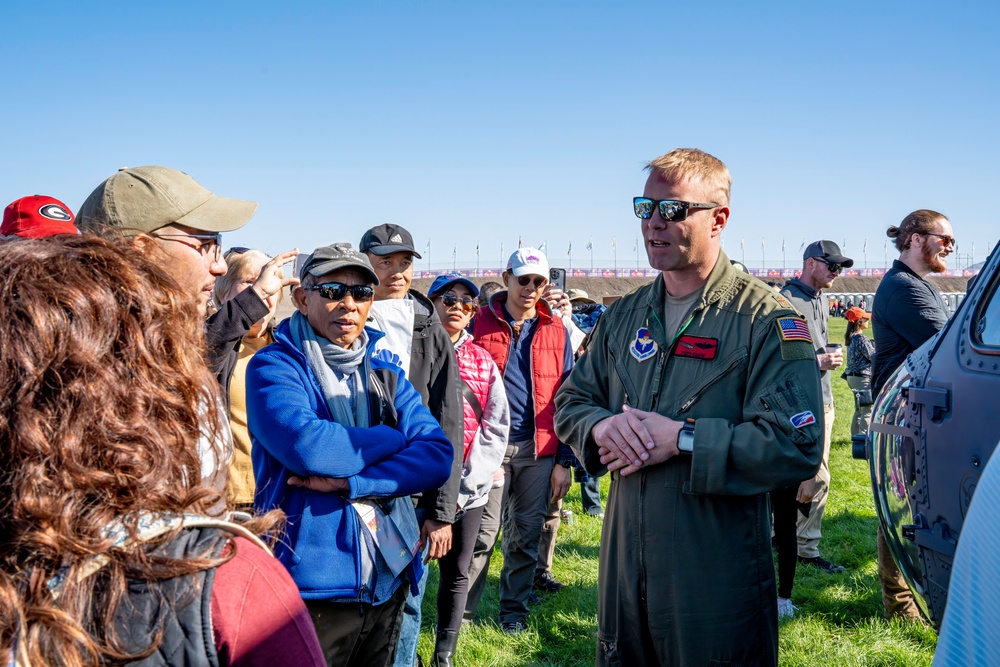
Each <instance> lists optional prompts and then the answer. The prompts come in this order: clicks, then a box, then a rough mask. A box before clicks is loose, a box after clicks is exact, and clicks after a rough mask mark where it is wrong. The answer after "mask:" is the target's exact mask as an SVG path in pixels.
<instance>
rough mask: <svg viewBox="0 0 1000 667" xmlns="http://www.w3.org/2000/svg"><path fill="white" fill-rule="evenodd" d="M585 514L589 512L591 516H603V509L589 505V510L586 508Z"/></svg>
mask: <svg viewBox="0 0 1000 667" xmlns="http://www.w3.org/2000/svg"><path fill="white" fill-rule="evenodd" d="M587 514H589V515H590V516H592V517H596V518H598V519H603V518H604V510H602V509H601V508H600V507H591V508H590V509H589V510H587Z"/></svg>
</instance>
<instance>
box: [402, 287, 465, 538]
mask: <svg viewBox="0 0 1000 667" xmlns="http://www.w3.org/2000/svg"><path fill="white" fill-rule="evenodd" d="M409 296H410V297H411V298H413V300H414V301H415V303H414V304H413V306H414V316H413V346H412V349H411V350H410V370H409V371H408V372H407V374H406V375H407V379H408V380H409V381H410V383H411V384H412V385H413V387H414V388H415V389H416V390H417V391H418V392H419V393H420V398H421V399H423V402H424V405H425V406H427V408H428V409H429V410H430V411H431V414H432V415H434V418H435V419H437V421H438V424H440V425H441V430H442V431H444V434H445V435H446V436H447V437H448V440H449V441H450V442H451V446H452V449H454V453H455V455H454V461H453V463H452V467H451V475H450V476H449V477H448V481H447V482H445V484H444V486H442V487H440V488H438V489H434V490H431V491H427V492H425V493H423V494H422V496H420V497H419V499H418V500H417V507H419V508H421V509H425V510H426V511H427V518H429V519H435V520H437V521H443V522H444V523H453V522H454V521H455V509H456V507H457V506H458V488H459V484H460V483H461V481H462V463H463V461H462V454H463V452H464V448H463V446H462V445H463V442H464V432H465V431H464V429H465V424H464V422H463V406H462V388H461V387H462V385H461V382H462V379H461V376H460V375H459V374H458V361H457V360H456V359H455V347H454V346H453V345H452V343H451V338H450V337H449V336H448V332H447V331H445V330H444V327H443V326H441V320H440V319H439V318H438V316H437V312H436V311H435V310H434V304H433V303H431V301H430V299H428V298H427V297H426V296H424V295H423V294H421V293H420V292H417V291H416V290H410V291H409Z"/></svg>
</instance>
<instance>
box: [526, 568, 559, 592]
mask: <svg viewBox="0 0 1000 667" xmlns="http://www.w3.org/2000/svg"><path fill="white" fill-rule="evenodd" d="M562 587H563V584H562V582H561V581H559V580H558V579H556V578H555V577H553V576H552V573H551V572H548V571H546V572H542V573H541V574H536V575H535V583H534V584H533V585H532V588H534V589H535V590H539V591H544V592H545V593H557V592H559V591H560V590H562Z"/></svg>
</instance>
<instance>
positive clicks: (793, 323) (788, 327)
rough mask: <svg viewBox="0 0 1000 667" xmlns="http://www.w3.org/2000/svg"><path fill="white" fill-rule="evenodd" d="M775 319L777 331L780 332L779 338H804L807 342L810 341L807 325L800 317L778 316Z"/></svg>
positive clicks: (786, 339)
mask: <svg viewBox="0 0 1000 667" xmlns="http://www.w3.org/2000/svg"><path fill="white" fill-rule="evenodd" d="M776 321H777V323H778V331H779V332H781V340H783V341H788V340H804V341H806V342H807V343H812V336H810V335H809V325H808V324H806V321H805V320H804V319H802V318H801V317H779V318H778V319H777V320H776Z"/></svg>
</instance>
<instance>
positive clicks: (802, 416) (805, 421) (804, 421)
mask: <svg viewBox="0 0 1000 667" xmlns="http://www.w3.org/2000/svg"><path fill="white" fill-rule="evenodd" d="M788 421H790V422H792V426H794V427H795V428H805V427H806V426H809V425H810V424H815V423H816V415H814V414H813V413H812V410H806V411H805V412H800V413H799V414H797V415H792V416H791V417H789V418H788Z"/></svg>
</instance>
